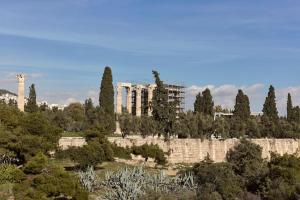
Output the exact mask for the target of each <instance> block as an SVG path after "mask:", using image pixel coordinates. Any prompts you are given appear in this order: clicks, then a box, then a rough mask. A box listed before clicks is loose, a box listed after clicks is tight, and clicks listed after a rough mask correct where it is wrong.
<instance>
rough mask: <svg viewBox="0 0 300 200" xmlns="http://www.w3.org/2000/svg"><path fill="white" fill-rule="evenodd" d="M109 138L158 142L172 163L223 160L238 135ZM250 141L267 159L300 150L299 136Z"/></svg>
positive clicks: (67, 142)
mask: <svg viewBox="0 0 300 200" xmlns="http://www.w3.org/2000/svg"><path fill="white" fill-rule="evenodd" d="M108 140H109V141H110V142H113V143H116V144H117V145H118V146H122V147H126V146H128V147H131V146H133V145H136V146H141V145H143V144H146V143H147V144H157V145H158V146H159V147H160V148H161V149H162V150H163V151H164V152H168V153H169V156H168V162H169V163H171V164H177V163H187V164H192V163H196V162H199V161H202V160H203V159H204V158H205V157H206V156H207V154H209V156H210V158H211V159H212V160H213V161H215V162H222V161H225V158H226V153H227V152H228V151H229V149H231V148H233V147H234V146H235V145H237V144H238V143H239V140H238V139H227V140H217V139H213V140H203V141H201V139H171V140H170V141H168V142H165V141H164V140H163V139H160V138H154V137H148V138H141V137H131V138H125V139H123V138H121V137H109V138H108ZM252 142H253V143H255V144H258V145H260V146H261V147H262V148H263V155H262V156H263V157H264V158H267V159H269V158H270V153H271V152H274V153H278V154H280V155H283V154H285V153H287V154H294V153H297V154H298V153H299V152H298V150H299V149H300V148H299V147H300V140H294V139H253V140H252ZM85 144H86V141H85V139H84V138H82V137H62V138H61V139H60V140H59V146H60V147H61V148H62V149H67V148H68V147H69V146H83V145H85Z"/></svg>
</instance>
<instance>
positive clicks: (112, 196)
mask: <svg viewBox="0 0 300 200" xmlns="http://www.w3.org/2000/svg"><path fill="white" fill-rule="evenodd" d="M100 185H101V186H104V187H105V188H107V189H108V191H107V193H106V194H105V196H104V197H102V198H101V199H105V200H119V199H121V200H136V199H138V197H139V196H140V195H144V194H145V193H146V191H148V190H152V191H155V192H162V193H170V192H175V191H176V192H177V191H182V190H193V191H194V190H195V189H196V184H195V181H194V176H193V174H191V173H189V174H184V175H182V176H176V177H169V176H167V175H166V174H165V173H164V172H163V171H161V172H160V173H154V174H152V173H149V172H147V171H146V170H145V169H144V168H143V166H140V167H135V168H132V169H130V168H128V167H125V168H123V169H121V170H119V171H117V172H108V173H106V176H105V180H104V181H102V182H100ZM99 199H100V198H99Z"/></svg>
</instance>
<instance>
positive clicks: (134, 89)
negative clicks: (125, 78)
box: [116, 82, 185, 116]
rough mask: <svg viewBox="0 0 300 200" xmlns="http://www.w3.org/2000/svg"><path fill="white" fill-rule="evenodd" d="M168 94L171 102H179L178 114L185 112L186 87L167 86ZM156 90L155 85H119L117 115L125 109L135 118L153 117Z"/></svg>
mask: <svg viewBox="0 0 300 200" xmlns="http://www.w3.org/2000/svg"><path fill="white" fill-rule="evenodd" d="M164 86H165V88H166V90H167V92H168V101H169V102H174V101H177V102H178V106H177V108H176V109H177V113H180V112H183V111H184V107H185V87H184V86H181V85H174V84H165V85H164ZM124 88H125V90H126V97H125V99H126V106H125V108H124V107H123V93H122V92H123V89H124ZM155 88H156V85H155V84H132V83H122V82H119V83H118V84H117V97H116V100H117V105H116V109H117V114H122V112H123V110H124V109H125V110H126V111H127V112H128V113H130V114H132V115H135V116H142V115H148V116H151V115H152V106H151V104H152V98H153V92H154V90H155Z"/></svg>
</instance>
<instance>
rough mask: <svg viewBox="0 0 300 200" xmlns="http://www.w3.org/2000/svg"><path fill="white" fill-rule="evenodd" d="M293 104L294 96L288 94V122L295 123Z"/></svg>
mask: <svg viewBox="0 0 300 200" xmlns="http://www.w3.org/2000/svg"><path fill="white" fill-rule="evenodd" d="M293 111H294V110H293V102H292V96H291V94H290V93H289V94H288V100H287V120H288V122H292V121H293Z"/></svg>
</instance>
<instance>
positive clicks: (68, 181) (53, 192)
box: [14, 165, 88, 200]
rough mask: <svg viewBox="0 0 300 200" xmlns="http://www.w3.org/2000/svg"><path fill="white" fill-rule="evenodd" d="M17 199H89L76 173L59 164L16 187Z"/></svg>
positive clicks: (49, 167) (48, 167) (15, 194)
mask: <svg viewBox="0 0 300 200" xmlns="http://www.w3.org/2000/svg"><path fill="white" fill-rule="evenodd" d="M14 196H15V199H16V200H24V199H26V200H27V199H28V200H48V199H58V197H59V198H60V199H70V198H71V199H72V200H87V199H88V193H87V192H86V191H85V190H84V189H83V188H82V187H81V186H80V184H79V180H77V177H75V175H72V174H71V173H69V172H66V171H65V170H64V169H63V168H61V167H57V166H49V165H48V166H47V170H45V171H43V172H42V173H41V174H38V175H35V176H33V177H32V178H31V179H27V180H25V181H23V182H22V183H20V184H16V185H15V187H14Z"/></svg>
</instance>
